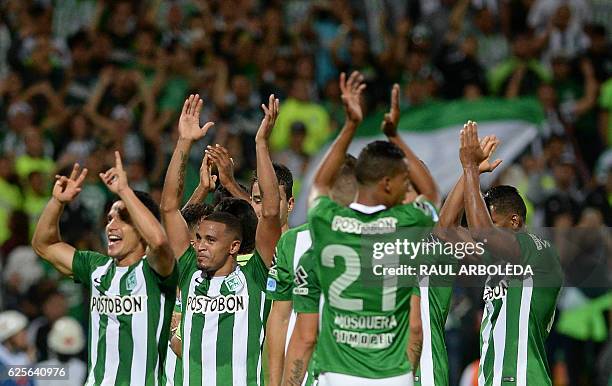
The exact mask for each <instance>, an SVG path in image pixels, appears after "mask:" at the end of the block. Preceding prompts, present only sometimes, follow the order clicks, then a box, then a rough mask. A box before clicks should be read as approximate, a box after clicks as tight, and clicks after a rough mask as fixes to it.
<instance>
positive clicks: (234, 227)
mask: <svg viewBox="0 0 612 386" xmlns="http://www.w3.org/2000/svg"><path fill="white" fill-rule="evenodd" d="M204 221H213V222H218V223H221V224H224V225H225V226H226V227H227V229H228V230H229V231H231V232H233V233H234V234H235V235H236V238H237V239H238V240H240V242H242V224H240V220H239V219H238V217H236V216H234V215H233V214H231V213H227V212H220V211H219V212H217V211H215V212H212V213H211V214H209V215H208V216H206V217H204Z"/></svg>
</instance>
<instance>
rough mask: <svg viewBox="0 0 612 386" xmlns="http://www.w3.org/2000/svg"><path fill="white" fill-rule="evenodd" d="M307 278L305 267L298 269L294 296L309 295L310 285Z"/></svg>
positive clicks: (294, 280)
mask: <svg viewBox="0 0 612 386" xmlns="http://www.w3.org/2000/svg"><path fill="white" fill-rule="evenodd" d="M307 278H308V274H307V273H306V270H305V269H304V267H302V266H301V265H300V266H299V267H297V269H296V270H295V277H294V279H293V282H294V283H295V287H294V288H293V294H294V295H308V288H307V287H306V286H307V285H308V281H307V280H306V279H307Z"/></svg>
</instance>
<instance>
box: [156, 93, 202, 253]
mask: <svg viewBox="0 0 612 386" xmlns="http://www.w3.org/2000/svg"><path fill="white" fill-rule="evenodd" d="M201 110H202V100H201V99H200V97H199V95H197V94H196V95H190V96H189V98H187V99H186V100H185V103H184V104H183V110H182V112H181V117H180V118H179V125H178V130H179V139H178V141H177V143H176V147H175V148H174V152H173V153H172V158H171V159H170V165H168V170H167V171H166V179H165V180H164V189H163V190H162V198H161V216H162V223H163V224H164V228H165V229H166V233H167V235H168V240H169V242H170V247H171V248H172V252H173V253H174V257H175V258H179V257H180V256H181V255H182V254H183V253H184V252H185V250H186V249H187V247H189V242H190V239H189V229H188V228H187V223H185V220H184V219H183V216H181V211H180V209H181V198H182V197H183V188H184V185H185V169H186V167H187V159H188V157H189V151H190V150H191V145H192V144H193V142H194V141H197V140H198V139H200V138H202V137H203V136H204V135H206V132H207V131H208V129H209V128H210V127H212V125H213V123H212V122H207V123H206V124H205V125H204V127H200V111H201Z"/></svg>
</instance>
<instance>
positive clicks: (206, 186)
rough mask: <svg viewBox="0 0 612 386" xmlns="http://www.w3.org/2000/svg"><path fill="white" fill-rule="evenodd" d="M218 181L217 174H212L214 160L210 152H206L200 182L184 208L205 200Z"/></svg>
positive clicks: (201, 167)
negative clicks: (209, 154)
mask: <svg viewBox="0 0 612 386" xmlns="http://www.w3.org/2000/svg"><path fill="white" fill-rule="evenodd" d="M216 183H217V176H215V175H213V174H212V160H211V159H210V157H209V156H208V154H206V153H205V154H204V157H202V164H201V165H200V182H199V183H198V186H196V188H195V190H194V191H193V193H192V194H191V197H189V200H188V201H187V203H186V204H185V206H183V208H185V207H186V206H188V205H191V204H199V203H201V202H203V201H204V200H205V199H206V196H208V193H209V192H212V191H214V190H215V186H216Z"/></svg>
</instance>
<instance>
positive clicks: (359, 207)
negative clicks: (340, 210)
mask: <svg viewBox="0 0 612 386" xmlns="http://www.w3.org/2000/svg"><path fill="white" fill-rule="evenodd" d="M349 208H351V209H353V210H356V211H357V212H361V213H364V214H372V213H376V212H380V211H383V210H385V209H387V207H386V206H384V205H382V204H381V205H376V206H368V205H363V204H360V203H358V202H353V203H351V205H349Z"/></svg>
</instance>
